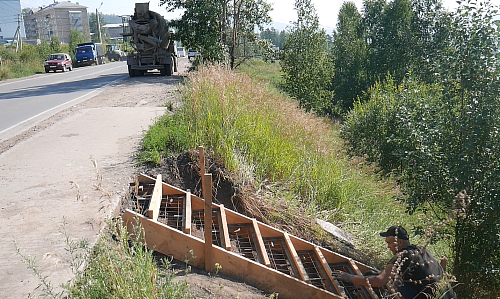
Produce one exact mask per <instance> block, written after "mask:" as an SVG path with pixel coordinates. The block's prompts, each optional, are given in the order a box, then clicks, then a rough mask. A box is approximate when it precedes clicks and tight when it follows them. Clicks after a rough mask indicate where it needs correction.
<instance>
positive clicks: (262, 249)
mask: <svg viewBox="0 0 500 299" xmlns="http://www.w3.org/2000/svg"><path fill="white" fill-rule="evenodd" d="M252 225H253V230H254V232H255V237H256V239H257V240H255V246H257V250H259V253H260V256H261V257H262V263H263V264H264V265H266V267H271V261H270V260H269V256H267V252H266V247H264V241H263V240H262V235H261V234H260V229H259V224H258V223H257V220H256V219H252Z"/></svg>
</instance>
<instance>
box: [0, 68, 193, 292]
mask: <svg viewBox="0 0 500 299" xmlns="http://www.w3.org/2000/svg"><path fill="white" fill-rule="evenodd" d="M180 64H181V66H183V72H182V73H181V74H175V75H174V76H171V77H162V76H159V74H158V75H155V74H150V75H148V76H141V77H135V78H129V77H128V74H127V67H126V63H122V62H113V63H109V64H105V65H100V66H92V67H86V68H81V69H78V70H73V71H72V72H66V73H56V74H53V73H50V74H38V75H35V76H32V77H29V78H26V79H21V80H11V81H7V82H5V83H0V122H1V128H2V129H0V131H2V132H3V133H2V135H3V136H6V135H8V134H10V135H13V137H11V138H9V139H6V140H4V139H3V138H2V137H1V136H0V298H2V299H3V298H15V299H17V298H37V297H38V296H43V295H49V296H48V298H52V297H51V296H50V295H51V294H50V292H49V291H48V290H47V289H46V288H43V287H40V283H41V280H40V278H37V276H36V275H35V273H34V271H33V269H28V267H27V265H26V263H25V262H23V260H24V259H25V258H29V259H30V260H32V261H34V263H33V265H34V266H35V267H37V269H38V270H39V271H40V275H41V276H42V277H45V281H46V282H49V283H50V284H51V286H52V287H54V292H59V291H61V290H62V288H61V287H60V285H61V284H64V283H67V282H68V281H70V280H71V279H72V277H73V275H74V271H72V270H71V267H70V264H71V261H72V258H71V255H70V254H69V252H68V251H67V250H66V249H67V247H68V244H67V242H65V240H66V237H69V239H70V240H73V241H80V240H88V241H89V243H90V245H93V244H95V242H96V241H97V236H98V234H99V232H100V231H101V229H103V227H105V222H106V219H108V218H109V217H112V216H113V215H117V208H119V202H120V200H121V198H123V197H124V196H126V194H127V193H128V185H129V183H130V182H133V178H134V177H135V175H136V171H137V160H136V159H135V158H134V157H135V156H134V155H135V153H136V152H137V150H138V149H139V148H140V142H141V140H142V137H143V134H144V131H145V130H147V129H148V127H149V126H150V125H151V124H153V123H154V120H155V119H156V118H157V117H160V116H161V115H163V114H165V113H166V111H167V110H166V105H165V104H166V103H173V102H174V103H175V101H176V100H177V97H178V95H179V90H178V86H179V84H180V82H181V80H182V77H181V76H179V75H185V74H186V73H187V67H188V65H189V64H188V62H187V59H184V60H181V61H180ZM120 79H121V80H120ZM33 123H34V124H33ZM24 127H26V128H24ZM7 133H8V134H7ZM5 144H8V145H7V146H5ZM19 253H21V254H19ZM52 295H53V294H52Z"/></svg>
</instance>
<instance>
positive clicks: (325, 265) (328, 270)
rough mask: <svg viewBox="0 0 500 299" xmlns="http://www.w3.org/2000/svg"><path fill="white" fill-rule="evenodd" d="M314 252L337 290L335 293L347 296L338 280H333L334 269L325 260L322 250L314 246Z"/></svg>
mask: <svg viewBox="0 0 500 299" xmlns="http://www.w3.org/2000/svg"><path fill="white" fill-rule="evenodd" d="M314 252H315V253H316V257H317V258H318V260H319V261H320V263H321V267H322V268H323V270H324V271H325V273H326V276H327V278H328V280H329V281H330V283H331V284H332V285H333V287H334V288H335V291H336V292H337V294H339V295H341V296H346V294H345V291H344V288H343V287H341V286H340V284H339V282H338V281H337V280H336V279H334V278H333V276H332V269H331V268H330V266H329V265H328V261H327V260H326V259H325V256H324V255H323V253H321V250H320V249H319V247H318V246H314Z"/></svg>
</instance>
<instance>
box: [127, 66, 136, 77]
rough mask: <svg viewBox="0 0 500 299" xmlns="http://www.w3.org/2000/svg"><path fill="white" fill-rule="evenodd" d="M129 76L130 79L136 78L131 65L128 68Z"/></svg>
mask: <svg viewBox="0 0 500 299" xmlns="http://www.w3.org/2000/svg"><path fill="white" fill-rule="evenodd" d="M128 75H129V77H135V70H133V69H132V67H131V66H130V65H129V66H128Z"/></svg>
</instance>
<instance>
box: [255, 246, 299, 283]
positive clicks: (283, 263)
mask: <svg viewBox="0 0 500 299" xmlns="http://www.w3.org/2000/svg"><path fill="white" fill-rule="evenodd" d="M262 241H264V248H265V249H266V252H267V256H268V257H269V261H270V262H271V267H272V268H274V269H276V270H278V271H280V272H282V273H284V274H287V275H290V276H292V277H298V275H297V269H295V267H294V266H293V265H292V263H291V262H290V260H291V258H290V253H289V252H288V249H287V247H286V244H285V240H284V239H283V238H262Z"/></svg>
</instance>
